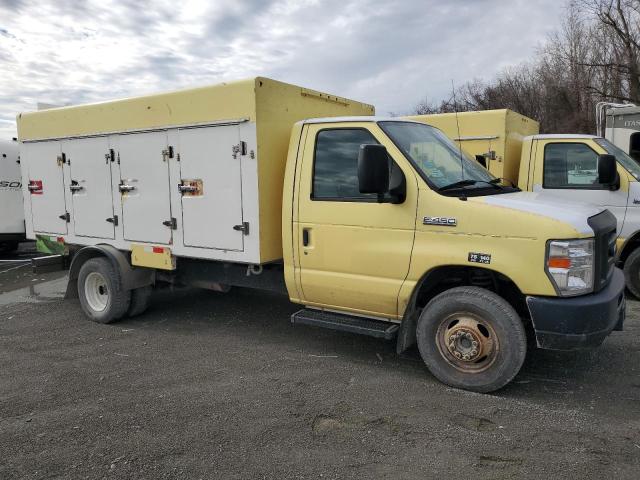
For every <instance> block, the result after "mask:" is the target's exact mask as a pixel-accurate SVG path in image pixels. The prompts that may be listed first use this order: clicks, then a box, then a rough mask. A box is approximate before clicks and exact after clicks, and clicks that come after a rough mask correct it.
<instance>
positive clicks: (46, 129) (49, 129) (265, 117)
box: [17, 77, 375, 263]
mask: <svg viewBox="0 0 640 480" xmlns="http://www.w3.org/2000/svg"><path fill="white" fill-rule="evenodd" d="M374 113H375V110H374V107H373V106H372V105H367V104H364V103H360V102H356V101H353V100H348V99H345V98H341V97H336V96H334V95H329V94H326V93H321V92H317V91H314V90H309V89H306V88H302V87H298V86H295V85H290V84H287V83H283V82H278V81H275V80H271V79H268V78H264V77H257V78H252V79H249V80H242V81H237V82H231V83H222V84H219V85H213V86H207V87H201V88H193V89H188V90H181V91H176V92H169V93H161V94H157V95H149V96H144V97H137V98H129V99H123V100H115V101H109V102H102V103H95V104H91V105H80V106H73V107H63V108H55V109H51V110H43V111H38V112H31V113H23V114H20V115H18V118H17V122H18V132H19V136H20V140H21V141H27V140H42V139H55V138H66V137H74V136H83V135H99V134H108V133H113V132H126V131H135V130H147V129H154V128H165V127H176V126H181V125H194V124H204V123H211V122H217V121H225V120H226V121H229V120H240V119H246V120H247V121H250V122H255V124H256V135H257V149H258V150H257V152H256V154H257V159H258V196H259V199H258V202H259V221H260V230H259V231H260V249H259V251H260V262H261V263H265V262H270V261H273V260H278V259H281V258H282V225H281V219H282V185H283V178H284V170H285V163H286V161H287V149H288V145H289V138H290V133H291V128H292V126H293V124H294V123H295V122H297V121H299V120H302V119H305V118H316V117H336V116H351V115H373V114H374Z"/></svg>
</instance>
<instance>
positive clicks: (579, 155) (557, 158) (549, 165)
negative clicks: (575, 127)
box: [543, 143, 602, 189]
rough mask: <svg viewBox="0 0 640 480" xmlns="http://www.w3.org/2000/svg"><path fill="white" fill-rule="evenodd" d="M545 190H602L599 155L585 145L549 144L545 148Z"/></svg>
mask: <svg viewBox="0 0 640 480" xmlns="http://www.w3.org/2000/svg"><path fill="white" fill-rule="evenodd" d="M543 187H544V188H572V189H575V188H583V189H589V188H595V189H599V188H602V186H601V184H600V182H599V181H598V154H597V153H596V152H595V151H594V150H592V149H591V148H589V146H588V145H585V144H583V143H549V144H547V145H546V146H545V148H544V180H543Z"/></svg>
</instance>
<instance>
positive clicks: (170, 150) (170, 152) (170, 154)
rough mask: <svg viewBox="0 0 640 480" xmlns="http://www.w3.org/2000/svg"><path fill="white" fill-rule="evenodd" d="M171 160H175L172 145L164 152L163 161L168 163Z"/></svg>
mask: <svg viewBox="0 0 640 480" xmlns="http://www.w3.org/2000/svg"><path fill="white" fill-rule="evenodd" d="M170 158H173V147H172V146H171V145H169V146H168V147H167V148H165V149H164V150H162V161H163V162H166V161H167V160H169V159H170Z"/></svg>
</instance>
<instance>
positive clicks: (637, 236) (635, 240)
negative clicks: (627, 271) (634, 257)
mask: <svg viewBox="0 0 640 480" xmlns="http://www.w3.org/2000/svg"><path fill="white" fill-rule="evenodd" d="M638 247H640V230H638V231H637V232H635V233H634V234H633V235H631V236H630V237H629V238H627V239H626V240H625V241H624V243H623V244H622V247H621V248H620V251H619V252H618V253H617V259H616V260H617V264H618V265H619V266H620V267H623V266H624V263H625V262H626V261H627V258H629V255H631V253H632V252H633V251H634V250H635V249H636V248H638Z"/></svg>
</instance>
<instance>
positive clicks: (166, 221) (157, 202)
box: [112, 132, 172, 244]
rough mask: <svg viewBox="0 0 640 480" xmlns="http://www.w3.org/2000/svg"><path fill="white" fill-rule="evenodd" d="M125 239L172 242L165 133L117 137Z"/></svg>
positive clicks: (114, 140)
mask: <svg viewBox="0 0 640 480" xmlns="http://www.w3.org/2000/svg"><path fill="white" fill-rule="evenodd" d="M112 138H113V143H114V146H115V145H117V152H118V161H119V162H120V187H119V190H120V192H121V193H120V195H121V197H122V226H123V230H124V238H125V240H130V241H137V242H149V243H160V244H169V243H171V239H172V237H171V232H172V230H171V200H170V198H169V161H171V160H170V159H169V158H167V156H166V155H163V153H162V152H163V150H166V149H167V134H166V132H147V133H135V134H127V135H117V136H115V137H112Z"/></svg>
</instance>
